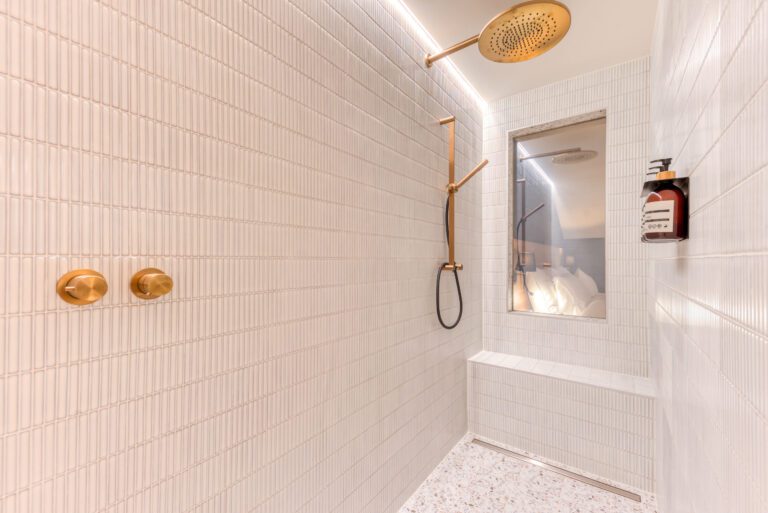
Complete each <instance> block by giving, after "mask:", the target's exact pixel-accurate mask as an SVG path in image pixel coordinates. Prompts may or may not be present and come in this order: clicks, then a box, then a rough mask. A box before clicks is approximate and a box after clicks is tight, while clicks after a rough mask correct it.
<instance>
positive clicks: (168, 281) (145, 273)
mask: <svg viewBox="0 0 768 513" xmlns="http://www.w3.org/2000/svg"><path fill="white" fill-rule="evenodd" d="M171 290H173V279H172V278H171V277H170V276H168V275H167V274H165V273H164V272H163V271H161V270H160V269H155V268H154V267H147V268H146V269H142V270H141V271H139V272H137V273H136V274H134V275H133V278H131V292H133V294H134V295H135V296H136V297H138V298H140V299H157V298H159V297H160V296H164V295H166V294H168V293H169V292H170V291H171Z"/></svg>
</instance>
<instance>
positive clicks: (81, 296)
mask: <svg viewBox="0 0 768 513" xmlns="http://www.w3.org/2000/svg"><path fill="white" fill-rule="evenodd" d="M108 289H109V287H108V286H107V280H105V279H104V276H102V275H101V273H97V272H96V271H94V270H92V269H78V270H76V271H70V272H68V273H67V274H65V275H64V276H62V277H61V278H59V281H58V283H57V284H56V292H58V294H59V296H60V297H61V299H63V300H64V301H66V302H67V303H70V304H72V305H90V304H91V303H95V302H96V301H98V300H99V299H101V298H102V297H104V295H105V294H106V293H107V290H108Z"/></svg>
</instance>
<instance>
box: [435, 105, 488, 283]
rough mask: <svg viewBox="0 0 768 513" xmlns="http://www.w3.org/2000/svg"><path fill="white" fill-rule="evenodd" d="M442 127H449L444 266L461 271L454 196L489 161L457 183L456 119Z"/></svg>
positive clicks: (444, 121) (483, 162) (451, 117)
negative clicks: (457, 248) (446, 235)
mask: <svg viewBox="0 0 768 513" xmlns="http://www.w3.org/2000/svg"><path fill="white" fill-rule="evenodd" d="M440 124H441V125H448V186H447V191H448V263H447V264H445V265H444V266H443V269H445V270H447V271H453V270H454V269H455V270H457V271H461V270H462V269H463V268H464V266H463V265H462V264H457V263H456V251H455V242H456V240H455V239H456V237H455V234H456V222H455V218H456V209H455V203H456V198H455V197H454V195H455V194H456V193H457V192H459V189H461V187H463V186H464V184H466V183H467V182H468V181H469V179H470V178H472V177H473V176H475V175H476V174H477V173H478V172H479V171H480V170H481V169H483V168H484V167H485V166H486V165H487V164H488V160H487V159H486V160H483V161H482V162H481V163H479V164H478V165H477V166H475V168H474V169H473V170H472V171H470V172H469V173H467V175H466V176H465V177H464V178H462V179H461V180H459V182H458V183H456V118H455V117H454V116H449V117H447V118H442V119H441V120H440Z"/></svg>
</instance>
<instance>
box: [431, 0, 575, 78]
mask: <svg viewBox="0 0 768 513" xmlns="http://www.w3.org/2000/svg"><path fill="white" fill-rule="evenodd" d="M569 28H571V11H569V10H568V8H567V7H566V6H565V5H563V4H561V3H560V2H557V1H556V0H532V1H529V2H523V3H521V4H517V5H515V6H514V7H512V8H511V9H509V10H506V11H504V12H503V13H501V14H498V15H497V16H496V17H495V18H493V19H492V20H491V21H489V22H488V24H487V25H486V26H485V27H483V30H482V32H480V34H478V35H477V36H472V37H470V38H469V39H465V40H464V41H462V42H461V43H458V44H456V45H453V46H452V47H450V48H447V49H445V50H443V51H441V52H439V53H436V54H435V55H429V54H427V56H426V57H425V58H424V63H425V64H426V65H427V67H428V68H429V67H431V66H432V63H433V62H435V61H437V60H440V59H442V58H443V57H446V56H448V55H450V54H452V53H454V52H458V51H459V50H463V49H464V48H466V47H468V46H471V45H473V44H475V43H478V47H479V49H480V53H481V54H482V55H483V57H485V58H486V59H489V60H492V61H494V62H521V61H527V60H528V59H533V58H534V57H538V56H539V55H541V54H543V53H544V52H546V51H548V50H550V49H551V48H552V47H554V46H555V45H556V44H557V43H559V42H560V40H561V39H563V37H565V34H566V33H568V29H569Z"/></svg>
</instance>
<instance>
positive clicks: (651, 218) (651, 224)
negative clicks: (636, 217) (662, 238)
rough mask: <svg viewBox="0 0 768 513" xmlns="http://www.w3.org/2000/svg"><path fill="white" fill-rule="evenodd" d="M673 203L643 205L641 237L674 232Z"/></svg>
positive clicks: (655, 202) (652, 202)
mask: <svg viewBox="0 0 768 513" xmlns="http://www.w3.org/2000/svg"><path fill="white" fill-rule="evenodd" d="M674 221H675V201H674V200H666V201H649V202H646V204H645V205H643V226H642V233H643V235H645V234H647V233H671V232H672V231H674Z"/></svg>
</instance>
